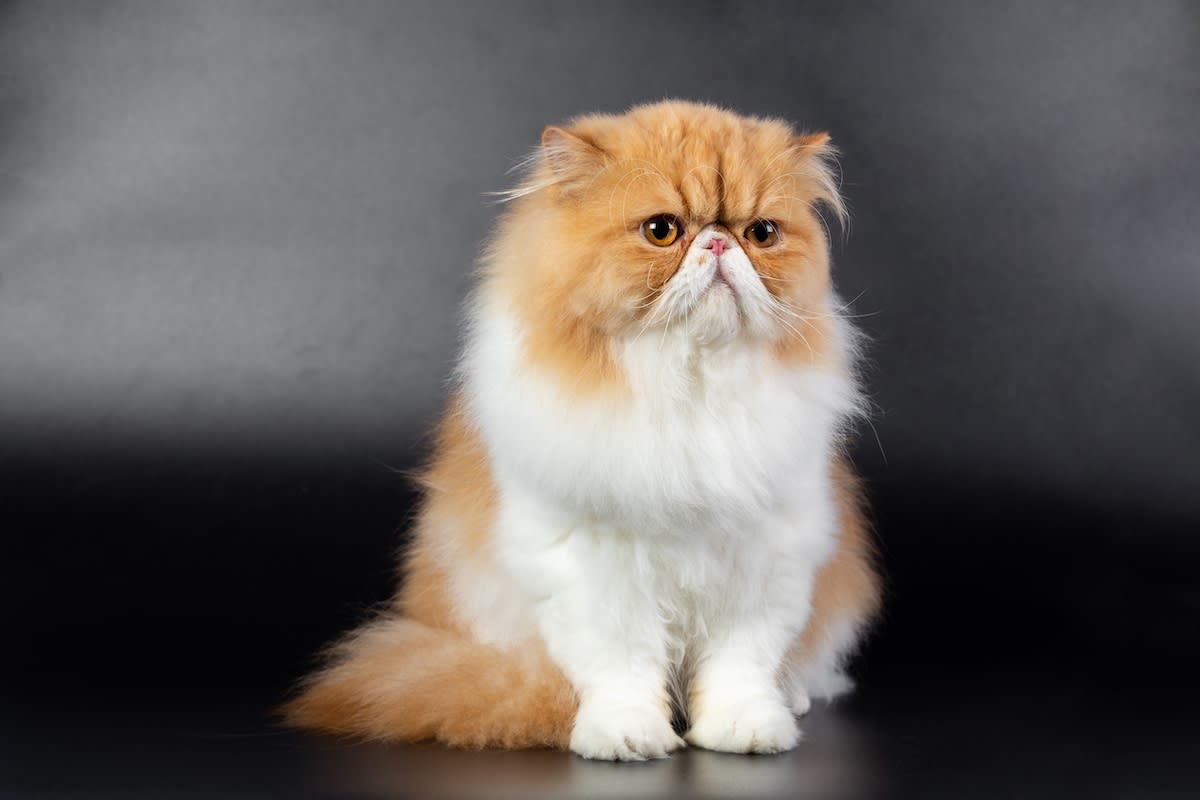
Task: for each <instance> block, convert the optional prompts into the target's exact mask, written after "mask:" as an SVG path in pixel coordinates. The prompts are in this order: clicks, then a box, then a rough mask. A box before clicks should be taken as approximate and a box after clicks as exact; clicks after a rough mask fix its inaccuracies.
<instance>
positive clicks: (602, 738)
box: [571, 706, 687, 761]
mask: <svg viewBox="0 0 1200 800" xmlns="http://www.w3.org/2000/svg"><path fill="white" fill-rule="evenodd" d="M683 747H687V743H686V742H685V741H684V740H683V739H681V738H679V736H678V735H677V734H676V733H675V730H674V729H673V728H672V727H671V721H670V720H669V719H667V717H666V716H665V715H664V714H663V712H662V711H661V710H660V709H658V708H655V707H653V706H651V707H647V708H627V709H619V710H614V709H605V708H596V707H595V706H593V707H590V708H589V707H586V706H585V707H582V708H580V710H579V714H578V715H577V716H576V718H575V728H574V730H572V732H571V749H572V750H574V751H575V752H576V753H578V754H579V755H581V756H583V757H584V758H592V759H598V760H601V761H645V760H647V759H651V758H666V757H667V756H668V755H670V754H671V753H672V752H674V751H675V750H679V749H680V748H683Z"/></svg>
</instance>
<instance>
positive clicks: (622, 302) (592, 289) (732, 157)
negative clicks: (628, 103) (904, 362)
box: [490, 103, 842, 353]
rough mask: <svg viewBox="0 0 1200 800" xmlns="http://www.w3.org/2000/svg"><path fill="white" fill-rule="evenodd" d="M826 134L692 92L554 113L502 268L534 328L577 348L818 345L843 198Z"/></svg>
mask: <svg viewBox="0 0 1200 800" xmlns="http://www.w3.org/2000/svg"><path fill="white" fill-rule="evenodd" d="M827 141H828V138H827V137H826V136H824V135H821V134H819V135H815V136H796V135H795V134H794V132H793V131H792V130H791V129H790V128H789V127H788V126H786V125H785V124H783V123H781V122H778V121H774V120H758V119H748V118H744V117H739V116H737V115H734V114H732V113H729V112H725V111H721V110H718V109H715V108H711V107H708V106H700V105H693V104H686V103H660V104H656V105H651V106H643V107H640V108H637V109H634V110H633V111H631V112H629V113H628V114H625V115H623V116H592V117H583V118H581V119H578V120H576V121H575V122H574V123H573V124H572V125H571V127H570V128H568V129H562V128H556V127H551V128H547V129H546V132H545V134H544V135H543V140H542V151H541V158H540V159H539V161H538V163H537V166H536V169H535V170H534V172H533V173H532V174H531V175H530V177H529V179H528V181H527V182H526V183H525V184H524V185H523V186H521V187H519V188H518V189H517V190H515V191H514V192H513V194H514V195H515V196H516V197H517V199H518V202H517V203H516V205H515V208H514V209H513V211H512V213H511V214H510V215H509V217H508V219H507V220H506V222H505V223H504V225H503V226H502V229H501V235H500V236H499V237H498V239H497V241H496V242H495V243H494V246H493V250H492V254H491V258H490V263H491V265H492V270H493V272H494V273H495V274H497V276H498V277H500V278H502V280H503V281H504V282H505V283H506V284H507V285H508V286H509V287H510V288H511V290H512V292H513V295H514V297H516V298H518V302H519V305H520V306H521V308H522V309H523V311H524V314H525V316H526V318H527V321H528V322H529V324H530V325H531V327H533V328H534V329H537V330H538V331H541V335H544V336H549V337H554V336H561V337H564V338H565V339H566V340H568V342H570V341H574V342H576V344H577V345H578V346H579V347H584V348H595V347H597V346H599V345H600V344H602V343H603V340H604V339H606V338H607V339H613V338H618V339H619V338H623V337H624V338H627V337H636V336H641V335H645V334H647V333H648V332H659V333H661V332H662V331H664V330H667V329H669V330H674V331H678V332H680V333H682V334H683V335H685V336H690V337H692V338H694V339H696V340H697V341H698V342H700V343H701V344H707V345H712V346H720V345H721V344H723V343H727V342H730V341H734V340H738V339H743V340H747V341H752V342H753V341H757V342H762V343H764V344H767V345H770V346H774V347H777V348H779V349H780V351H781V352H783V351H787V350H789V349H792V348H798V349H799V350H804V349H805V348H807V350H808V352H810V353H811V352H812V348H813V340H814V339H819V338H820V337H821V335H822V330H821V329H822V326H821V322H820V321H821V319H822V318H824V317H825V316H826V314H827V309H826V307H825V302H826V297H827V295H828V291H829V258H828V242H827V239H826V235H825V228H824V225H823V223H822V220H821V218H820V217H819V216H818V214H817V211H816V206H817V205H818V204H820V203H825V204H826V205H828V206H829V207H830V208H831V209H832V210H833V211H834V213H835V214H838V215H840V214H841V213H842V207H841V202H840V199H839V198H838V196H837V192H836V185H835V183H834V179H833V176H832V174H831V171H830V168H829V165H828V159H829V156H830V154H831V148H830V147H829V145H828V144H827ZM556 331H557V332H556ZM559 349H561V348H559Z"/></svg>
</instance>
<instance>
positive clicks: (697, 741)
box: [686, 702, 800, 753]
mask: <svg viewBox="0 0 1200 800" xmlns="http://www.w3.org/2000/svg"><path fill="white" fill-rule="evenodd" d="M686 738H687V741H688V742H689V743H690V744H694V745H696V746H697V747H703V748H704V749H705V750H719V751H721V752H725V753H782V752H784V751H785V750H791V749H792V748H793V747H795V746H796V745H797V744H799V743H800V728H799V727H798V726H797V725H796V718H795V717H794V716H793V715H792V712H791V711H790V710H789V709H788V708H787V707H786V706H784V705H782V704H779V703H774V702H756V703H746V704H742V705H731V706H724V707H716V708H706V709H704V710H703V711H701V712H700V713H699V714H698V715H697V717H696V724H694V725H693V726H692V728H691V730H689V731H688V733H687V737H686Z"/></svg>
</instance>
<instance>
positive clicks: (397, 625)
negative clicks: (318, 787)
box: [284, 615, 579, 749]
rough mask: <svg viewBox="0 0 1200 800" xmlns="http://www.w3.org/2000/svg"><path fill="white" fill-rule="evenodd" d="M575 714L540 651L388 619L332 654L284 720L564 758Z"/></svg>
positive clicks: (572, 699)
mask: <svg viewBox="0 0 1200 800" xmlns="http://www.w3.org/2000/svg"><path fill="white" fill-rule="evenodd" d="M578 705H579V701H578V698H577V697H576V695H575V692H574V690H573V689H572V687H571V685H570V683H569V681H567V679H566V676H565V675H563V674H562V672H561V671H560V670H559V669H558V667H557V666H555V664H554V663H553V662H552V661H550V659H549V657H548V656H547V655H546V654H545V653H544V652H543V651H541V649H540V648H537V649H533V648H531V649H530V650H529V651H523V652H519V653H517V652H509V651H506V650H501V649H499V648H496V647H491V646H488V645H484V644H480V643H479V642H476V641H473V640H471V639H469V638H467V637H465V636H464V635H462V634H459V633H455V632H453V631H447V630H441V629H438V628H432V627H429V626H427V625H424V624H422V623H420V622H416V621H414V620H411V619H408V618H405V617H400V616H395V615H392V616H387V617H384V618H382V619H379V620H376V621H375V622H372V623H370V624H368V625H366V626H364V627H363V628H361V629H360V630H358V631H356V632H355V633H353V634H351V636H350V637H348V638H347V639H345V640H344V641H343V642H341V643H340V644H338V645H336V646H335V648H334V650H333V658H332V659H331V662H330V664H329V665H328V666H327V667H325V668H324V669H323V670H321V671H320V672H318V673H317V674H315V675H313V676H312V677H311V678H310V679H309V680H308V682H307V683H306V684H305V685H304V686H303V688H302V689H301V692H300V694H299V696H298V697H296V698H295V699H294V700H292V701H291V702H290V703H288V704H287V705H286V706H285V707H284V714H285V718H286V721H287V723H288V724H290V725H294V726H297V727H301V728H310V729H314V730H321V731H326V732H330V733H337V734H341V735H346V736H353V737H356V738H363V739H376V740H391V741H402V742H416V741H421V740H425V739H436V740H438V741H440V742H443V743H444V744H447V745H450V746H452V747H463V748H472V749H478V748H483V747H503V748H511V749H517V748H531V747H551V748H559V749H566V747H567V745H568V743H569V741H570V737H571V726H572V724H573V722H574V719H575V711H576V709H577V708H578Z"/></svg>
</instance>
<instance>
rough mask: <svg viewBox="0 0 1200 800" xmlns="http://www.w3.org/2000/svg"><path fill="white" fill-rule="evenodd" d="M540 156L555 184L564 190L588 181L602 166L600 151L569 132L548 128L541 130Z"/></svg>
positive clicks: (562, 129)
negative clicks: (548, 168) (544, 161)
mask: <svg viewBox="0 0 1200 800" xmlns="http://www.w3.org/2000/svg"><path fill="white" fill-rule="evenodd" d="M542 157H543V158H544V159H545V160H546V165H547V166H549V167H550V171H551V172H553V173H554V177H555V179H556V183H558V184H559V185H560V186H562V187H564V188H567V187H570V186H571V185H572V184H576V183H578V182H581V181H583V180H587V179H590V178H591V177H592V176H593V175H595V174H596V172H597V171H598V170H599V169H600V168H601V167H602V166H603V165H604V151H603V150H601V149H600V148H599V147H597V146H596V145H595V144H593V143H592V142H591V141H589V140H588V139H586V138H584V137H583V136H581V135H579V134H577V133H574V132H573V131H569V130H566V129H565V128H559V127H558V126H556V125H550V126H548V127H547V128H546V130H544V131H542Z"/></svg>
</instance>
